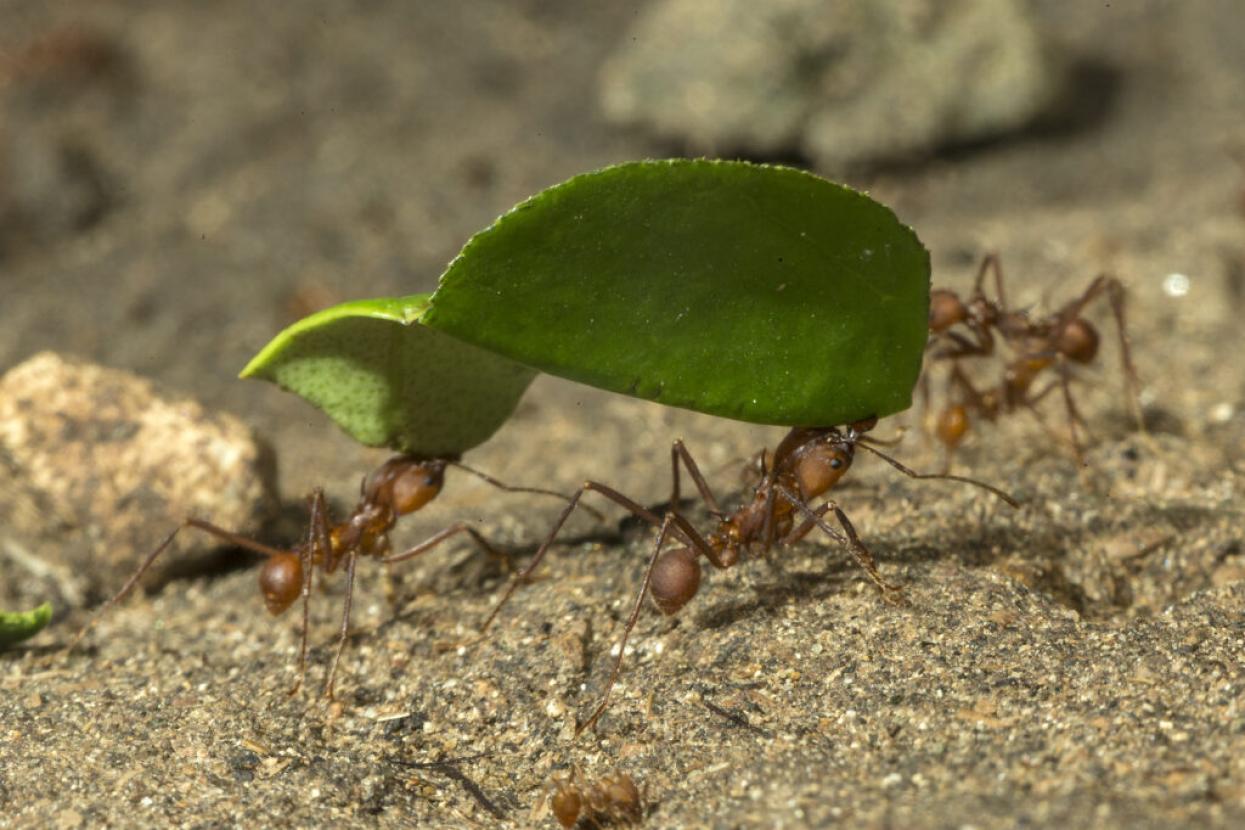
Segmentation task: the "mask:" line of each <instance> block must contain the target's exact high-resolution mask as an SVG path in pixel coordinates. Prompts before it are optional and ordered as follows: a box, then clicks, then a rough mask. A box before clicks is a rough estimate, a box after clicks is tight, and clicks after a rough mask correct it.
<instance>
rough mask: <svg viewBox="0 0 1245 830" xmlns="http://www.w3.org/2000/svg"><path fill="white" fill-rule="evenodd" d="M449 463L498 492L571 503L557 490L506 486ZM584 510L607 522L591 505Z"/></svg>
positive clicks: (471, 469) (450, 462)
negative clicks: (549, 497) (524, 494)
mask: <svg viewBox="0 0 1245 830" xmlns="http://www.w3.org/2000/svg"><path fill="white" fill-rule="evenodd" d="M447 463H449V464H451V465H453V466H455V467H457V468H458V469H460V470H462V471H463V472H464V473H470V474H471V475H473V476H475V477H476V478H478V479H480V480H481V481H483V482H484V483H486V484H491V485H492V486H494V487H496V488H497V489H498V490H502V491H504V492H507V493H532V494H534V495H537V496H552V497H553V498H555V499H560V500H561V501H570V496H567V495H566V494H565V493H559V492H557V491H555V490H545V489H543V488H541V487H517V486H515V485H513V484H506V483H505V482H503V481H500V480H498V479H496V478H493V477H492V476H491V475H489V474H488V473H484V472H481V471H480V470H477V469H475V468H474V467H468V466H467V465H466V464H464V463H462V462H461V461H449V462H447ZM584 510H587V511H588V512H589V513H591V514H592V515H593V517H595V518H596V520H597V521H598V522H603V521H605V516H604V515H602V514H601V511H599V510H596V509H595V508H593V507H592V506H591V505H587V504H585V505H584Z"/></svg>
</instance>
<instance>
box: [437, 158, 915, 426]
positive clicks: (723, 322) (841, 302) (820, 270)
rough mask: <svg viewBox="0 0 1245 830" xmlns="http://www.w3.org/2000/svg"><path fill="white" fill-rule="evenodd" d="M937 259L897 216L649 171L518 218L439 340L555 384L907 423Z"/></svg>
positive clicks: (582, 182) (795, 417) (808, 187)
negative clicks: (898, 415)
mask: <svg viewBox="0 0 1245 830" xmlns="http://www.w3.org/2000/svg"><path fill="white" fill-rule="evenodd" d="M928 310H929V254H928V252H927V251H926V250H925V248H924V247H923V246H922V245H921V243H920V241H919V240H918V239H917V237H916V235H915V234H914V233H913V232H912V231H911V230H910V229H909V228H907V227H905V226H904V225H902V224H900V223H899V221H898V220H897V219H896V218H895V215H894V214H893V213H892V212H891V211H890V210H889V209H888V208H886V207H884V206H882V205H880V204H878V203H877V202H874V201H873V200H871V199H869V198H868V197H867V196H864V195H863V194H860V193H857V192H855V191H853V190H850V189H849V188H846V187H843V186H840V185H836V184H833V183H831V182H828V181H825V180H824V179H820V178H818V177H816V176H813V175H811V174H809V173H804V172H801V171H798V170H794V169H791V168H784V167H774V166H765V165H753V164H746V163H742V162H720V161H687V160H674V161H656V162H634V163H629V164H621V165H618V166H616V167H609V168H606V169H604V170H599V171H597V172H593V173H587V174H584V175H581V176H576V177H575V178H572V179H570V180H568V181H566V182H563V183H562V184H559V185H557V186H555V187H552V188H550V189H548V190H546V191H544V192H542V193H540V194H538V195H536V196H534V197H532V198H531V199H528V200H527V201H525V202H523V203H522V204H520V205H518V206H517V207H515V208H514V209H513V210H511V211H510V212H509V213H507V214H506V215H504V216H503V217H501V219H499V220H498V221H497V222H496V223H494V224H493V226H492V227H490V228H488V229H487V230H484V231H482V232H481V233H479V234H477V235H476V236H475V237H474V238H472V239H471V241H470V242H468V243H467V245H466V247H465V248H463V250H462V253H460V254H459V256H458V257H457V258H456V259H455V260H454V261H453V262H452V263H450V266H449V269H448V270H447V271H446V273H445V274H444V275H443V276H442V278H441V284H440V287H439V288H438V289H437V291H436V293H435V294H434V295H433V297H432V305H431V308H430V309H429V310H428V312H427V313H426V314H425V315H424V317H423V322H424V323H425V324H426V325H428V326H430V327H433V328H436V329H439V330H441V331H444V332H446V333H448V334H451V335H454V336H455V337H459V338H461V339H463V340H466V341H468V342H471V343H475V344H476V345H478V346H481V347H483V348H486V349H489V350H492V351H495V352H497V353H498V354H502V355H505V356H506V357H509V358H512V359H514V360H517V361H519V362H521V363H524V364H527V365H529V366H533V367H535V368H538V369H541V370H543V371H546V372H549V373H551V374H555V375H560V376H562V377H566V378H570V379H572V380H576V381H580V382H581V383H587V384H590V385H592V386H598V387H601V388H604V389H609V390H612V391H614V392H622V393H625V394H629V395H635V396H637V397H641V398H647V399H649V400H654V401H658V402H660V403H664V404H670V405H672V406H681V407H686V408H688V409H696V410H700V411H702V412H708V413H711V414H714V415H722V416H725V417H728V418H737V419H740V420H744V421H754V422H758V423H767V424H782V425H789V426H827V425H834V424H842V423H847V422H850V421H853V420H856V419H859V418H863V417H866V416H868V415H878V416H882V415H888V414H891V413H894V412H898V411H900V410H902V409H904V408H906V407H908V406H909V405H910V404H911V395H912V387H913V385H914V384H915V383H916V378H917V375H918V373H919V372H920V368H921V357H922V352H923V350H924V347H925V341H926V337H927V325H928V323H927V318H928Z"/></svg>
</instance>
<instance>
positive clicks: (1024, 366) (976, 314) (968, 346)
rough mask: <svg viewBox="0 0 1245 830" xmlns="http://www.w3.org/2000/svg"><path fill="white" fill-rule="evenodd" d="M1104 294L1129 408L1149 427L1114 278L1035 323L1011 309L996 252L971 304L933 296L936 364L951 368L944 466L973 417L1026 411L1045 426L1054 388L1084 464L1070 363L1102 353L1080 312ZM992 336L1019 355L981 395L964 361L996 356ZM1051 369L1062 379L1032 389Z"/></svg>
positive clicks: (984, 265)
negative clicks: (1042, 409) (989, 279)
mask: <svg viewBox="0 0 1245 830" xmlns="http://www.w3.org/2000/svg"><path fill="white" fill-rule="evenodd" d="M987 274H993V276H994V285H995V295H996V299H994V300H991V299H990V298H988V297H987V296H986V293H985V287H984V286H985V279H986V275H987ZM1101 296H1105V297H1106V298H1107V301H1108V303H1109V305H1110V307H1111V313H1112V316H1113V317H1114V319H1115V324H1116V330H1117V332H1118V334H1119V342H1120V360H1121V363H1122V366H1123V372H1124V377H1125V383H1126V384H1127V386H1128V395H1129V405H1130V407H1131V408H1132V410H1133V415H1134V417H1135V419H1136V421H1137V424H1138V428H1139V429H1142V430H1144V428H1145V427H1144V421H1143V418H1142V414H1141V406H1140V395H1139V389H1138V387H1139V385H1140V384H1139V381H1138V378H1137V371H1136V369H1135V368H1134V366H1133V361H1132V352H1131V349H1130V348H1129V343H1128V331H1127V327H1126V325H1125V319H1124V286H1123V285H1122V284H1121V283H1120V281H1119V280H1118V279H1116V278H1115V277H1112V276H1108V275H1106V274H1102V275H1099V276H1098V277H1096V278H1095V279H1094V280H1093V281H1092V282H1091V283H1090V284H1089V286H1088V287H1087V288H1086V289H1085V290H1084V291H1083V292H1082V293H1081V295H1080V296H1079V297H1077V298H1076V299H1074V300H1071V301H1070V302H1068V303H1066V304H1065V305H1064V306H1063V307H1062V308H1060V309H1058V310H1057V311H1055V312H1054V313H1053V314H1050V315H1048V316H1045V317H1038V318H1031V317H1030V316H1029V315H1028V314H1027V313H1025V312H1023V311H1012V310H1010V309H1009V308H1008V306H1007V299H1006V295H1005V293H1004V290H1003V268H1002V265H1001V264H1000V261H999V257H998V255H997V254H993V253H992V254H988V255H987V256H986V257H985V258H984V259H983V260H982V262H981V266H980V267H979V268H978V270H977V278H976V280H975V281H974V283H973V291H972V293H971V294H970V295H969V297H968V299H967V300H962V299H961V298H960V297H959V295H958V294H956V293H955V292H954V291H951V290H948V289H934V290H933V291H931V292H930V310H929V330H930V335H931V337H930V345H929V349H928V350H929V356H930V359H931V360H932V361H936V362H937V361H948V362H950V364H951V366H950V370H949V374H948V377H947V397H948V400H947V402H945V404H944V406H943V409H942V411H941V412H939V414H938V418H937V421H936V425H935V433H936V434H937V436H938V439H939V440H940V441H941V442H942V444H943V446H944V447H945V449H946V466H947V468H950V465H951V459H952V456H953V454H954V452H955V450H956V448H957V447H958V446H959V445H960V443H961V442H962V441H963V440H964V437H965V436H966V434H967V433H968V431H969V428H970V426H971V421H970V415H971V416H976V417H977V418H980V419H981V420H984V421H990V422H993V421H995V420H997V419H998V418H999V416H1001V415H1005V414H1008V413H1011V412H1015V411H1018V410H1022V409H1023V410H1025V411H1027V412H1029V413H1030V414H1031V415H1032V416H1033V417H1034V418H1035V419H1036V420H1037V421H1038V423H1039V424H1040V425H1041V426H1042V427H1043V428H1046V424H1045V422H1044V421H1043V420H1042V417H1041V415H1040V414H1039V413H1038V410H1037V405H1038V403H1040V402H1041V401H1042V400H1043V399H1044V398H1045V397H1046V396H1047V395H1049V394H1050V393H1051V392H1052V391H1053V390H1055V389H1059V390H1061V392H1062V396H1063V401H1064V407H1065V409H1066V412H1067V417H1068V430H1069V433H1070V437H1071V441H1072V449H1073V452H1074V454H1075V455H1076V459H1077V461H1078V462H1079V463H1081V464H1084V456H1083V452H1082V445H1081V440H1080V438H1079V437H1078V435H1077V425H1078V424H1079V425H1080V426H1081V427H1082V428H1085V427H1086V424H1085V419H1084V418H1083V417H1082V416H1081V413H1080V411H1079V410H1078V409H1077V406H1076V403H1075V401H1074V400H1073V398H1072V390H1071V386H1070V381H1071V378H1072V374H1071V366H1072V365H1073V364H1076V365H1082V366H1084V365H1088V364H1089V363H1092V362H1093V360H1094V358H1095V357H1097V355H1098V346H1099V343H1100V338H1099V335H1098V330H1097V329H1096V328H1095V327H1094V325H1093V324H1092V323H1090V322H1089V321H1088V320H1086V319H1085V318H1084V317H1083V316H1082V314H1083V313H1084V311H1085V308H1086V306H1088V305H1089V304H1090V303H1092V302H1093V301H1094V300H1096V299H1098V298H1099V297H1101ZM956 327H963V328H964V329H966V330H967V333H964V332H961V331H956V330H955V329H956ZM995 334H997V335H998V336H999V337H1000V338H1001V339H1002V340H1003V341H1004V342H1005V343H1007V345H1008V346H1009V347H1010V349H1011V351H1012V352H1013V354H1014V355H1015V356H1014V357H1013V358H1011V359H1010V360H1009V361H1007V362H1006V363H1005V365H1004V367H1003V376H1002V379H1001V380H1000V382H999V384H998V386H997V387H994V388H990V389H986V390H985V391H980V390H978V389H977V388H976V387H975V386H974V385H973V383H972V381H971V380H970V379H969V377H968V375H967V373H965V371H964V370H963V367H962V366H961V365H960V361H961V360H962V359H965V358H972V357H989V356H991V355H993V354H994V353H995ZM1048 369H1053V370H1055V371H1056V372H1057V374H1058V377H1057V378H1054V379H1053V380H1052V381H1051V382H1050V383H1049V384H1047V385H1046V386H1045V387H1044V388H1042V389H1040V390H1037V391H1034V389H1033V387H1034V384H1035V383H1036V381H1037V380H1038V378H1039V377H1040V376H1042V375H1043V374H1044V373H1045V372H1046V371H1047V370H1048ZM923 389H924V390H925V391H924V396H925V397H926V398H927V399H928V382H927V381H923Z"/></svg>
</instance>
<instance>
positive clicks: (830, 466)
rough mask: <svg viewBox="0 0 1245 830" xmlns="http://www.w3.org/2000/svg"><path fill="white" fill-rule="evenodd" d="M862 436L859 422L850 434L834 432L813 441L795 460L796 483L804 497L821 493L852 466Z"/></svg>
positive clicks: (807, 497) (837, 480) (813, 496)
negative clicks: (857, 440) (859, 431)
mask: <svg viewBox="0 0 1245 830" xmlns="http://www.w3.org/2000/svg"><path fill="white" fill-rule="evenodd" d="M857 438H859V435H858V432H857V430H856V425H855V424H853V425H852V426H851V427H849V428H848V431H847V434H846V435H842V434H840V433H838V432H834V433H831V435H830V436H829V440H827V441H825V442H819V443H817V444H814V445H812V446H811V447H809V448H808V450H807V451H806V452H804V453H803V454H802V455H801V456H800V458H799V460H798V461H796V464H795V478H796V483H797V484H798V485H799V488H800V495H801V496H802V497H803V498H804V499H805V500H807V499H812V498H816V497H817V496H820V495H821V494H822V493H824V492H826V491H827V490H829V489H830V488H831V487H833V486H834V485H836V484H838V482H839V479H840V478H842V477H843V474H844V473H846V472H847V470H848V468H850V467H851V466H852V459H853V458H854V457H855V452H856V439H857Z"/></svg>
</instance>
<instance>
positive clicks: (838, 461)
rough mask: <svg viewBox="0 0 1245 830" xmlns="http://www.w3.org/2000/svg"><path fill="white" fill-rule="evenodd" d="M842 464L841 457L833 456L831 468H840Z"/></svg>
mask: <svg viewBox="0 0 1245 830" xmlns="http://www.w3.org/2000/svg"><path fill="white" fill-rule="evenodd" d="M842 466H843V459H841V458H832V459H831V460H830V469H832V470H837V469H839V468H840V467H842Z"/></svg>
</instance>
